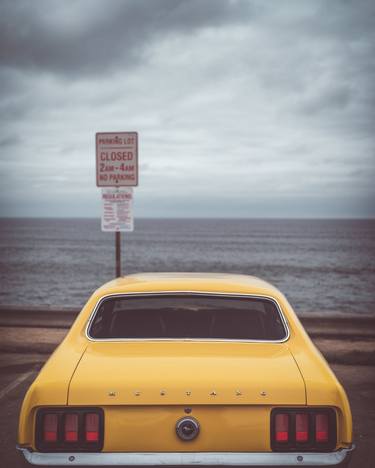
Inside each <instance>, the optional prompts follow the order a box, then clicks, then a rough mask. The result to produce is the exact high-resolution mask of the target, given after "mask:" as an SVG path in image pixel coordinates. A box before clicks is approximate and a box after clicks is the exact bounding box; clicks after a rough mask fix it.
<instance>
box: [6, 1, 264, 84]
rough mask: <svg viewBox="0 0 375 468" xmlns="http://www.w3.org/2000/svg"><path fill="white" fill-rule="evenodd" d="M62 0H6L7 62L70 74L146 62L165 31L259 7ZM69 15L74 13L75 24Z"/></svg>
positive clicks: (235, 19)
mask: <svg viewBox="0 0 375 468" xmlns="http://www.w3.org/2000/svg"><path fill="white" fill-rule="evenodd" d="M61 3H62V2H57V1H52V2H51V1H47V0H43V1H41V0H39V1H38V2H36V3H35V2H33V3H30V2H17V3H15V2H13V1H12V0H9V1H5V2H4V1H3V4H2V8H1V18H2V19H1V20H0V58H1V60H2V62H3V63H4V64H5V65H7V66H9V67H15V68H27V69H29V70H30V71H34V72H40V70H45V71H50V72H55V73H58V74H68V75H70V74H72V75H80V74H92V73H99V74H102V73H106V72H108V71H109V70H111V69H124V68H125V69H127V68H129V67H130V66H131V65H133V64H135V63H140V62H142V60H144V58H145V57H144V55H145V48H146V47H147V45H148V44H150V43H151V42H153V41H155V40H158V37H160V36H165V35H168V34H171V33H174V32H179V33H186V34H189V35H190V34H195V32H196V31H197V30H199V29H201V28H206V27H220V26H221V25H224V24H236V23H243V22H245V21H246V20H248V19H249V17H250V16H252V14H253V13H252V12H253V10H254V11H255V8H252V7H251V4H250V3H249V2H247V1H246V0H236V1H233V2H228V1H226V0H215V1H212V0H189V1H188V2H186V1H185V0H153V1H145V0H128V1H118V0H117V1H113V2H111V5H106V6H105V7H104V5H103V3H102V2H95V1H81V2H78V3H75V4H74V5H75V6H76V11H74V10H73V11H72V4H71V3H68V7H67V4H66V3H65V2H63V4H62V5H61ZM258 9H259V8H257V10H258ZM43 12H47V13H44V14H43ZM64 15H68V18H69V17H73V18H72V19H73V25H70V24H69V23H68V22H67V21H65V19H64ZM61 16H62V21H60V18H61ZM74 16H78V19H75V20H74ZM69 19H70V18H69Z"/></svg>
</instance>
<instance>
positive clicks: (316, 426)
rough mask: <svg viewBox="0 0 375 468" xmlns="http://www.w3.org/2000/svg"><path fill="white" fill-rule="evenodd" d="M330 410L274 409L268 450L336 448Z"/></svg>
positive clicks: (334, 414)
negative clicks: (270, 448) (269, 448)
mask: <svg viewBox="0 0 375 468" xmlns="http://www.w3.org/2000/svg"><path fill="white" fill-rule="evenodd" d="M336 439H337V428H336V413H335V411H334V410H333V409H332V408H275V409H273V410H272V412H271V447H272V450H274V451H278V452H288V451H290V452H293V451H305V452H308V451H316V452H317V451H322V452H324V451H326V452H327V451H331V450H334V449H335V447H336Z"/></svg>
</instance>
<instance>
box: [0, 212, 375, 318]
mask: <svg viewBox="0 0 375 468" xmlns="http://www.w3.org/2000/svg"><path fill="white" fill-rule="evenodd" d="M114 236H115V235H114V233H103V232H101V230H100V220H98V219H32V218H27V219H0V305H1V306H4V305H13V306H17V305H20V306H33V307H34V306H51V307H74V308H78V307H81V306H83V304H84V303H85V302H86V300H87V299H88V297H89V295H90V294H91V293H92V292H93V291H94V290H95V289H96V288H97V287H99V286H100V285H101V284H103V283H104V282H106V281H109V280H111V279H112V278H113V277H114V272H115V264H114V263H115V250H114ZM122 239H123V240H122V250H123V259H122V266H123V272H124V273H125V274H127V273H136V272H152V271H201V272H231V273H244V274H250V275H255V276H259V277H260V278H263V279H265V280H267V281H270V282H271V283H273V284H275V285H276V286H277V287H278V288H279V289H281V291H282V292H283V293H284V294H285V295H286V296H287V298H288V299H289V301H290V302H291V304H292V305H293V307H294V308H295V310H296V311H297V313H299V314H364V315H375V307H374V305H375V220H279V219H273V220H269V219H267V220H260V219H136V220H135V230H134V232H132V233H123V237H122Z"/></svg>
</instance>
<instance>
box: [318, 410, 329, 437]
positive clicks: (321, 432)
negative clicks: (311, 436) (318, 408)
mask: <svg viewBox="0 0 375 468" xmlns="http://www.w3.org/2000/svg"><path fill="white" fill-rule="evenodd" d="M328 439H329V437H328V416H327V415H326V414H317V415H316V416H315V440H316V441H317V442H321V443H324V442H328Z"/></svg>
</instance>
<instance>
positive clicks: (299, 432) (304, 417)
mask: <svg viewBox="0 0 375 468" xmlns="http://www.w3.org/2000/svg"><path fill="white" fill-rule="evenodd" d="M308 440H309V416H308V414H306V413H297V414H296V441H297V442H307V441H308Z"/></svg>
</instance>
